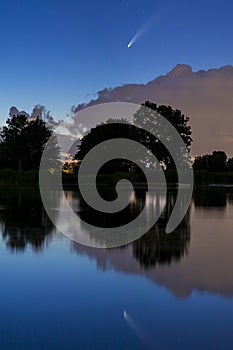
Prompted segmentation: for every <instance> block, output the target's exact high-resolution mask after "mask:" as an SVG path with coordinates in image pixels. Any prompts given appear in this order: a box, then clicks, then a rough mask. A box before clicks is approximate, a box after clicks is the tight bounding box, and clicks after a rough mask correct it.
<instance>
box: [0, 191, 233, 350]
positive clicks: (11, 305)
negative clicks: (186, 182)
mask: <svg viewBox="0 0 233 350" xmlns="http://www.w3.org/2000/svg"><path fill="white" fill-rule="evenodd" d="M66 196H67V198H68V200H69V201H70V203H71V204H72V206H73V207H74V209H75V210H76V211H77V213H78V215H80V216H81V217H82V218H83V219H85V220H89V222H91V223H98V224H100V225H103V226H104V225H105V226H111V225H114V224H115V222H118V223H119V222H120V221H121V222H122V223H124V222H127V221H128V220H129V218H131V217H133V216H134V215H136V214H137V213H138V211H139V210H140V208H141V207H142V206H143V205H146V206H149V205H151V203H152V204H153V203H159V202H160V203H163V202H164V201H165V200H166V198H160V200H159V201H158V200H157V201H156V200H155V198H156V194H155V197H154V198H153V195H152V196H150V197H148V195H147V194H146V193H145V192H142V191H139V192H137V193H135V194H134V196H133V198H132V203H131V206H130V207H129V208H128V209H127V210H126V211H125V212H124V213H123V214H122V215H121V217H119V216H115V217H113V216H105V217H101V216H99V215H98V214H97V213H95V212H93V211H91V210H90V208H88V207H86V206H85V205H84V204H83V203H82V200H81V199H80V198H79V196H78V194H77V193H75V192H74V191H66ZM174 199H175V193H173V192H169V194H168V197H167V202H166V203H167V204H166V207H165V210H164V212H163V215H162V217H161V219H160V220H159V222H158V224H157V225H156V226H155V227H154V228H153V229H152V230H151V231H150V232H148V233H147V234H146V235H145V236H143V237H142V238H141V239H139V240H138V241H136V242H134V243H132V244H130V245H128V246H125V247H122V248H117V249H94V248H88V247H85V246H81V245H79V244H77V243H74V242H72V241H70V240H68V239H67V238H66V237H64V236H63V235H62V234H61V233H59V232H57V230H56V228H55V227H54V226H53V225H52V224H51V222H50V221H49V219H48V217H47V215H46V213H45V212H44V210H43V206H42V203H41V201H40V196H39V194H38V193H37V192H36V191H33V190H31V189H18V190H16V189H1V190H0V271H1V273H0V276H1V281H0V349H4V350H5V349H7V350H8V349H10V350H11V349H12V350H13V349H23V350H27V349H30V350H31V349H38V350H42V349H49V350H53V349H56V350H58V349H62V350H64V349H69V350H70V349H101V350H102V349H117V350H119V349H133V350H137V349H197V348H198V349H224V348H226V349H233V273H232V270H233V253H232V252H233V193H232V192H229V191H228V192H227V191H226V190H216V189H214V190H205V191H199V192H197V193H194V197H193V201H192V204H191V207H190V210H189V212H188V213H187V215H186V217H185V219H184V220H183V222H182V224H181V225H180V226H179V228H178V229H176V231H175V232H174V233H173V234H170V235H166V234H165V233H164V228H165V226H166V222H167V219H168V217H169V214H170V212H171V209H172V206H173V204H174ZM55 209H56V208H55ZM57 215H58V219H59V211H58V210H57ZM80 230H82V228H80ZM83 234H88V233H86V232H84V233H83Z"/></svg>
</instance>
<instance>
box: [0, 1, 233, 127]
mask: <svg viewBox="0 0 233 350" xmlns="http://www.w3.org/2000/svg"><path fill="white" fill-rule="evenodd" d="M232 13H233V3H232V2H231V1H224V0H223V1H205V0H204V1H200V0H196V1H195V2H194V1H193V2H189V1H187V0H186V1H172V0H168V1H152V0H144V1H142V0H141V1H138V0H136V1H135V0H134V1H131V0H126V1H121V0H117V1H109V0H108V1H107V0H102V1H96V0H80V1H78V0H76V1H74V0H43V1H41V0H40V1H39V0H21V1H19V0H10V1H9V0H0V48H1V51H0V53H1V54H0V117H1V122H3V121H4V120H5V119H6V117H7V115H8V110H9V107H10V106H12V105H15V106H17V107H18V108H19V109H24V110H26V111H29V112H30V111H31V109H32V107H33V106H34V105H35V104H43V105H46V107H47V108H48V109H49V110H51V112H52V114H53V115H54V117H55V118H56V119H61V118H64V117H65V115H66V113H69V111H70V108H71V106H72V105H76V104H78V103H81V102H87V101H88V100H90V99H92V98H94V97H95V94H96V92H97V91H98V90H101V89H103V88H105V87H114V86H117V85H122V84H124V83H132V82H134V83H146V82H147V81H149V80H152V79H154V78H155V77H156V76H158V75H161V74H166V73H167V72H168V71H169V70H171V69H172V68H173V67H174V66H175V65H176V64H177V63H186V64H189V65H191V66H192V67H193V70H194V71H196V70H199V69H208V68H213V67H220V66H223V65H226V64H232V62H233V49H232V33H233V20H232ZM145 24H146V25H145ZM141 27H143V28H144V29H145V30H144V32H143V33H142V34H141V36H139V37H138V39H137V40H136V42H135V43H134V44H133V45H132V46H131V47H130V48H128V47H127V45H128V43H129V42H130V40H131V39H132V37H133V36H134V35H135V34H136V33H137V31H138V30H140V28H141Z"/></svg>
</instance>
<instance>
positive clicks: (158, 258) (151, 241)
mask: <svg viewBox="0 0 233 350" xmlns="http://www.w3.org/2000/svg"><path fill="white" fill-rule="evenodd" d="M175 198H176V193H175V192H171V191H170V192H168V194H167V199H166V205H165V208H164V211H163V213H162V215H161V217H160V219H159V220H158V222H157V223H156V225H155V226H154V227H153V228H152V229H151V230H150V231H149V232H147V233H146V234H145V235H144V236H143V237H141V238H140V239H138V240H137V241H136V242H134V243H133V244H132V247H133V255H134V257H135V258H136V259H137V260H138V261H139V262H140V265H141V266H142V267H144V268H146V269H148V268H150V267H152V266H156V265H170V264H171V263H172V262H178V261H180V260H181V258H182V257H183V256H185V255H187V254H188V248H189V242H190V218H189V211H188V212H187V214H186V216H185V218H184V219H183V221H182V222H181V223H180V225H179V226H178V227H177V228H176V229H175V230H174V231H173V232H172V233H170V234H167V233H165V228H166V225H167V222H168V219H169V218H170V215H171V212H172V209H173V207H174V203H175ZM181 209H182V207H181Z"/></svg>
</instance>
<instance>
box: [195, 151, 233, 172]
mask: <svg viewBox="0 0 233 350" xmlns="http://www.w3.org/2000/svg"><path fill="white" fill-rule="evenodd" d="M228 164H229V163H228ZM193 168H194V170H206V171H211V172H223V171H226V170H227V155H226V153H225V152H223V151H214V152H213V153H212V154H205V155H203V156H198V157H196V159H195V161H194V164H193Z"/></svg>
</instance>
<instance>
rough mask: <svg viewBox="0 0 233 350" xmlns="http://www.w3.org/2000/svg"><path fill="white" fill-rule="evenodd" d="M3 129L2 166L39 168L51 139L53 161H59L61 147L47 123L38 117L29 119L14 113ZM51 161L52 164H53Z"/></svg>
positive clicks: (26, 168)
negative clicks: (45, 148)
mask: <svg viewBox="0 0 233 350" xmlns="http://www.w3.org/2000/svg"><path fill="white" fill-rule="evenodd" d="M6 124H7V126H4V127H3V128H2V131H1V141H0V158H1V160H2V164H1V167H2V168H3V167H4V168H11V169H15V170H19V171H20V170H31V169H38V168H39V165H40V160H41V156H42V153H43V150H44V147H45V145H46V143H47V141H48V140H49V139H52V142H50V148H51V155H52V157H51V158H52V159H51V161H52V163H53V164H54V165H55V164H57V161H58V156H59V147H58V146H57V143H56V138H55V136H53V134H52V130H50V129H49V128H48V127H47V125H46V123H45V122H44V121H43V120H41V119H39V118H36V119H34V120H31V121H29V120H28V119H27V117H26V116H25V115H17V116H15V115H13V116H12V117H11V118H8V119H7V121H6ZM52 163H51V165H52Z"/></svg>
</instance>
